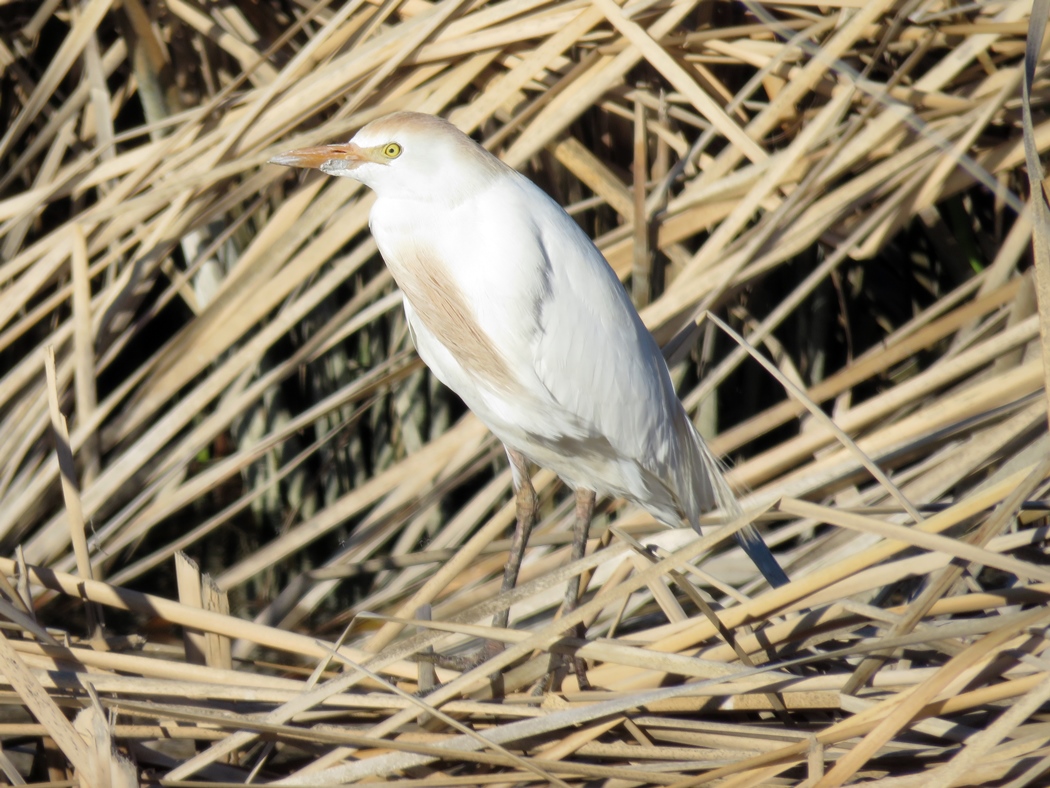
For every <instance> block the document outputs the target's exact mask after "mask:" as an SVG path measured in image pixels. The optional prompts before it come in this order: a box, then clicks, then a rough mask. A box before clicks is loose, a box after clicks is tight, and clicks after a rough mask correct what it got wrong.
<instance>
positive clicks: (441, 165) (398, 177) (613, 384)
mask: <svg viewBox="0 0 1050 788" xmlns="http://www.w3.org/2000/svg"><path fill="white" fill-rule="evenodd" d="M271 161H272V162H273V163H274V164H282V165H286V166H292V167H308V168H314V169H319V170H321V171H322V172H324V173H327V174H328V175H333V176H340V177H346V178H353V179H355V180H357V181H360V182H361V183H363V184H365V185H366V186H368V187H370V188H371V189H373V190H374V191H375V192H376V195H377V199H376V201H375V204H374V205H373V206H372V212H371V216H370V218H369V225H370V227H371V229H372V235H373V236H374V237H375V241H376V243H377V244H378V246H379V251H380V253H381V254H382V256H383V259H384V260H385V261H386V264H387V266H388V267H389V268H390V272H391V274H393V277H394V280H395V281H396V282H397V284H398V286H400V288H401V290H402V292H403V293H404V303H405V315H406V317H407V319H408V326H409V330H410V331H411V334H412V339H413V341H414V342H415V346H416V350H417V351H418V352H419V355H420V357H421V358H422V359H423V361H424V362H425V363H426V364H427V366H428V367H430V369H431V371H432V372H433V373H434V374H435V375H436V376H437V377H438V378H439V379H440V380H441V381H442V382H443V383H444V384H445V385H446V386H448V387H449V388H450V389H452V390H453V391H454V392H456V394H458V395H459V396H460V397H461V398H462V399H463V401H464V402H465V403H466V404H467V406H468V407H469V408H470V409H471V410H472V411H474V413H475V414H476V415H477V416H478V418H480V419H481V420H482V421H483V422H484V423H485V424H486V425H487V426H488V428H489V429H490V430H492V432H493V433H495V435H496V437H498V438H499V439H500V440H501V441H503V444H504V445H505V447H506V449H507V454H508V456H509V457H510V461H511V467H512V469H513V477H514V486H515V490H516V495H517V498H516V503H517V506H518V517H517V526H516V528H515V530H514V537H513V539H512V540H511V555H510V560H509V561H508V563H507V568H506V572H505V574H504V579H503V589H504V590H509V589H511V588H513V586H514V584H515V582H516V580H517V574H518V567H519V564H520V562H521V555H522V552H523V551H524V547H525V542H526V540H527V539H528V533H529V530H530V528H531V526H532V520H533V517H534V514H535V508H536V498H535V492H534V491H533V489H532V484H531V482H530V481H529V474H528V468H527V464H526V458H527V459H528V460H531V461H532V462H534V463H536V464H538V465H541V466H543V467H546V468H549V469H550V470H552V471H554V472H555V473H557V474H558V475H559V476H560V477H561V478H562V479H564V480H565V481H566V482H567V483H568V484H569V485H570V486H571V487H573V488H574V489H575V490H576V522H575V526H574V529H573V531H574V538H573V557H574V558H579V557H582V555H583V552H584V548H585V545H586V538H587V529H588V527H589V522H590V517H591V512H592V510H593V506H594V492H593V491H597V492H600V493H603V494H609V495H614V496H620V497H623V498H626V499H628V500H630V501H634V502H635V503H638V504H640V505H641V506H643V507H644V508H645V509H647V510H648V511H649V512H650V513H651V514H652V515H653V516H654V517H655V518H656V519H657V520H660V521H661V522H663V523H666V524H668V525H672V526H678V525H680V524H681V522H682V520H683V519H684V520H686V521H687V522H689V523H690V524H691V525H692V526H693V527H694V528H697V529H698V530H699V518H700V515H701V513H703V512H705V511H708V510H710V509H713V508H714V507H715V506H720V507H721V508H722V509H723V511H726V512H727V513H729V514H736V513H738V512H739V511H740V510H739V506H738V504H737V503H736V499H735V498H734V497H733V495H732V493H731V492H730V491H729V488H728V485H727V484H726V483H725V481H724V479H723V478H722V475H721V472H720V470H719V467H718V463H717V462H716V460H715V459H714V457H713V456H712V455H711V453H710V451H709V450H708V448H707V447H706V446H705V444H704V442H703V440H702V439H701V438H700V436H699V434H698V433H697V432H696V430H695V429H694V427H693V424H692V422H691V421H690V420H689V417H688V416H687V415H686V412H685V409H684V408H683V407H682V404H681V402H680V401H679V399H678V396H677V394H676V393H675V390H674V388H673V386H672V383H671V377H670V374H669V373H668V369H667V365H666V363H665V362H664V358H663V356H662V354H661V353H660V348H659V347H658V346H657V344H656V341H655V340H654V339H653V337H652V335H651V334H650V333H649V331H648V330H647V329H646V327H645V325H644V324H643V323H642V320H641V318H640V317H639V316H638V313H637V312H636V311H635V309H634V306H633V305H632V304H631V302H630V300H629V299H628V297H627V294H626V292H625V290H624V288H623V286H622V285H621V283H620V281H619V279H617V277H616V275H615V273H614V272H613V270H612V269H611V268H610V267H609V264H608V263H607V262H606V260H605V258H604V257H602V254H601V252H599V251H598V249H597V247H595V246H594V244H593V243H592V242H591V240H590V238H588V237H587V235H586V234H585V233H584V232H583V231H582V230H581V229H580V227H579V226H578V225H577V224H576V222H575V221H573V220H572V218H571V217H570V216H569V215H568V214H567V213H565V211H564V210H563V209H562V208H561V207H560V206H559V205H558V204H557V203H556V202H555V201H554V200H552V199H551V198H550V197H549V196H547V194H546V193H544V192H543V191H542V190H541V189H540V188H539V187H538V186H536V185H535V184H534V183H533V182H532V181H530V180H529V179H528V178H526V177H525V176H524V175H522V174H521V173H519V172H517V171H516V170H514V169H512V168H511V167H508V166H507V165H506V164H504V163H503V162H501V161H500V160H499V159H497V158H496V157H495V156H493V155H492V154H491V153H489V152H488V151H486V150H485V149H484V148H482V147H481V146H480V145H478V144H477V143H475V142H474V141H473V140H471V139H470V137H468V136H467V135H465V134H463V133H462V132H461V131H459V130H458V129H457V128H456V127H455V126H453V125H452V124H451V123H448V122H447V121H445V120H442V119H440V118H437V117H434V116H432V115H425V114H421V113H416V112H397V113H394V114H393V115H388V116H386V117H384V118H380V119H379V120H376V121H373V122H372V123H369V124H368V125H366V126H364V127H363V128H362V129H361V130H360V131H358V133H357V134H356V135H355V136H354V138H353V139H352V140H351V141H350V142H348V143H346V144H342V145H323V146H320V147H313V148H303V149H300V150H294V151H291V152H289V153H285V154H282V155H280V156H277V157H275V158H273V159H272V160H271ZM737 536H738V538H739V541H740V543H741V545H742V547H743V548H744V550H745V551H746V552H747V554H748V555H749V556H750V557H751V559H752V560H753V561H754V562H755V564H756V565H757V566H758V567H759V569H760V570H761V571H762V573H763V575H765V578H766V580H767V581H768V582H769V583H770V584H772V585H774V586H777V585H782V584H783V583H786V582H787V577H786V575H785V574H784V572H783V570H782V569H781V568H780V566H779V565H778V564H777V562H776V559H775V558H774V557H773V555H772V554H771V553H770V552H769V548H767V547H766V545H765V543H764V542H763V541H762V539H761V537H760V536H759V535H758V533H757V532H756V531H755V530H754V528H753V527H751V526H748V528H747V529H746V530H744V531H740V532H738V533H737ZM576 595H577V588H576V586H575V581H574V582H573V583H570V587H569V589H568V592H567V595H566V603H567V608H571V607H572V606H573V605H574V604H575V601H576ZM506 623H507V618H506V614H504V615H503V616H501V617H497V625H498V626H506Z"/></svg>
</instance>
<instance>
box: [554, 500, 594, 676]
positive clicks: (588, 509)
mask: <svg viewBox="0 0 1050 788" xmlns="http://www.w3.org/2000/svg"><path fill="white" fill-rule="evenodd" d="M593 516H594V492H593V491H592V490H577V491H576V517H575V519H574V521H573V524H572V554H571V555H570V556H569V560H570V561H579V560H580V559H581V558H583V556H584V554H585V553H586V552H587V537H588V536H589V535H590V531H591V518H592V517H593ZM582 582H583V576H582V575H574V576H573V577H572V578H570V579H569V584H568V587H567V588H566V589H565V604H564V605H563V606H562V610H564V611H565V613H564V614H565V615H568V614H569V613H571V612H572V611H574V610H575V609H576V605H577V604H578V603H579V601H580V585H581V584H582ZM586 635H587V629H586V627H585V626H584V624H583V622H582V621H581V622H580V623H579V624H577V625H576V637H578V638H580V639H582V638H584V637H586ZM572 664H573V669H574V670H575V671H576V682H577V684H579V686H580V689H581V690H587V689H590V682H588V681H587V666H586V664H585V663H584V661H583V657H580V656H573V658H572Z"/></svg>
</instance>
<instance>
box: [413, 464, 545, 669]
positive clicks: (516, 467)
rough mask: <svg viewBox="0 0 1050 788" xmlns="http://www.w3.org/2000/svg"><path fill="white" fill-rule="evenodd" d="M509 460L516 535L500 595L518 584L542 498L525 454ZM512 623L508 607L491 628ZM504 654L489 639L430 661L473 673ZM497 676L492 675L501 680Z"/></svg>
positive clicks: (501, 649)
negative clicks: (462, 652) (475, 648)
mask: <svg viewBox="0 0 1050 788" xmlns="http://www.w3.org/2000/svg"><path fill="white" fill-rule="evenodd" d="M507 457H509V458H510V466H511V471H512V473H513V477H514V505H515V507H514V508H515V510H516V517H515V522H514V533H513V534H512V535H511V538H510V555H509V556H508V557H507V564H506V566H504V567H503V584H502V585H501V586H500V592H501V593H502V592H504V591H511V590H513V588H514V586H515V585H516V584H517V582H518V572H519V571H520V569H521V561H522V558H524V557H525V545H526V543H527V542H528V541H529V534H530V533H531V532H532V526H533V523H534V522H535V520H536V511H537V510H538V509H539V499H538V498H537V496H536V488H535V487H533V486H532V479H531V478H530V477H529V461H528V460H527V459H525V455H524V454H521V453H520V452H517V451H514V450H513V449H511V448H510V447H507ZM509 622H510V608H509V607H508V608H505V609H504V610H501V611H500V612H498V613H496V615H494V616H493V617H492V626H494V627H498V628H500V629H505V628H506V627H507V625H508V624H509ZM501 651H503V643H502V642H501V641H499V640H486V641H485V645H483V646H482V647H481V649H480V650H479V651H476V652H474V653H473V654H470V655H463V656H448V655H444V654H435V655H433V656H432V657H430V658H429V659H428V661H432V662H434V663H435V664H436V665H438V666H439V667H443V668H449V669H451V670H460V671H462V670H470V669H471V668H475V667H477V666H478V665H480V664H481V663H483V662H485V661H486V660H488V659H491V658H492V657H494V656H496V655H497V654H499V653H500V652H501ZM498 678H499V677H498V676H493V679H494V680H498Z"/></svg>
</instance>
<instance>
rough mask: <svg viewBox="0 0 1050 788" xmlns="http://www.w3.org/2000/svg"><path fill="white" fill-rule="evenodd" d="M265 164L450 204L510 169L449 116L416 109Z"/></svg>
mask: <svg viewBox="0 0 1050 788" xmlns="http://www.w3.org/2000/svg"><path fill="white" fill-rule="evenodd" d="M270 163H271V164H282V165H285V166H287V167H308V168H312V169H318V170H320V171H321V172H324V173H326V174H328V175H334V176H337V177H344V178H353V179H354V180H357V181H360V182H361V183H363V184H365V185H366V186H368V187H370V188H372V189H374V190H375V192H376V193H377V194H378V195H379V196H380V197H385V196H389V197H394V198H397V199H415V200H430V201H440V202H445V203H453V204H454V203H457V202H458V201H459V200H460V199H462V198H463V197H466V196H473V195H476V194H478V193H479V192H481V191H483V190H484V188H485V186H486V185H487V184H488V183H490V182H491V181H492V180H493V179H494V178H496V177H499V176H500V175H502V174H505V173H508V172H513V170H511V169H510V168H509V167H507V166H506V165H505V164H503V163H502V162H501V161H500V160H499V159H497V158H496V157H495V156H493V155H492V154H491V153H489V152H488V151H486V150H485V149H484V148H482V147H481V146H480V145H478V144H477V143H476V142H474V140H472V139H471V138H470V137H468V136H467V135H466V134H464V133H463V132H461V131H460V130H459V129H457V128H456V127H455V126H453V125H452V124H451V123H449V122H448V121H446V120H443V119H442V118H438V117H435V116H434V115H425V114H423V113H420V112H395V113H394V114H393V115H387V116H386V117H383V118H379V119H378V120H374V121H372V122H371V123H369V124H368V125H366V126H364V127H363V128H361V130H360V131H358V132H357V134H355V135H354V138H353V139H352V140H350V142H347V143H344V144H337V145H319V146H317V147H313V148H300V149H298V150H293V151H289V152H288V153H283V154H281V155H280V156H274V157H273V158H272V159H270Z"/></svg>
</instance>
